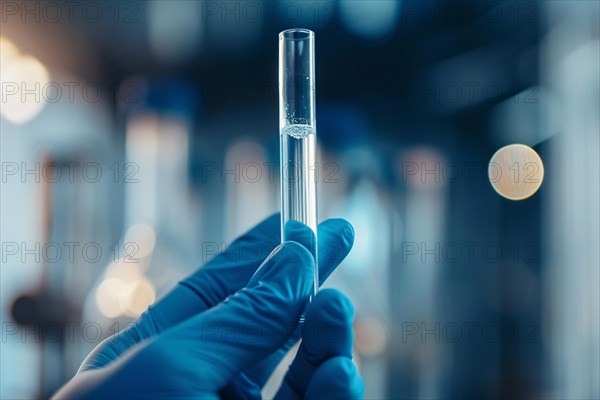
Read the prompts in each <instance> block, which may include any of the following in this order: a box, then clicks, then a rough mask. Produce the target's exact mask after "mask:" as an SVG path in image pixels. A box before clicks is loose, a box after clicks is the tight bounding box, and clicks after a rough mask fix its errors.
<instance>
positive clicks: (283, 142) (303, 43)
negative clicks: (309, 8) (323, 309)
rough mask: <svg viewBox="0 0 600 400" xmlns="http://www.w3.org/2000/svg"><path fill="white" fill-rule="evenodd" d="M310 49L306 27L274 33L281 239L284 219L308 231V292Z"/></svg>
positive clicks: (312, 153)
mask: <svg viewBox="0 0 600 400" xmlns="http://www.w3.org/2000/svg"><path fill="white" fill-rule="evenodd" d="M314 50H315V35H314V33H313V32H312V31H310V30H308V29H288V30H286V31H283V32H281V33H280V34H279V137H280V175H281V240H282V241H285V240H286V239H287V238H286V236H285V224H286V222H287V221H289V220H295V221H299V222H302V223H303V224H305V225H307V226H308V227H309V228H311V229H312V231H313V232H314V243H311V249H309V250H311V252H312V253H313V255H314V256H315V280H314V288H313V293H312V295H313V296H314V295H315V294H316V292H317V289H318V287H319V273H318V265H319V264H318V261H317V260H318V259H317V155H316V140H317V130H316V120H315V51H314ZM311 298H312V296H311Z"/></svg>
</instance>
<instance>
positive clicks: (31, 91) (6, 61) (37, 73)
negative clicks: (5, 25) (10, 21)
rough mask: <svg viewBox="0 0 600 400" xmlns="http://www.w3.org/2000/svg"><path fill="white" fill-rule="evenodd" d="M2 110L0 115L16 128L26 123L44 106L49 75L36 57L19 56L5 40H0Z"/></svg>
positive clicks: (11, 44)
mask: <svg viewBox="0 0 600 400" xmlns="http://www.w3.org/2000/svg"><path fill="white" fill-rule="evenodd" d="M0 56H1V57H0V58H1V60H2V62H1V67H2V74H1V77H0V84H1V87H2V108H1V109H0V115H2V117H3V118H5V119H6V120H8V121H10V122H12V123H13V124H16V125H21V124H24V123H26V122H29V121H30V120H31V119H33V117H35V116H36V115H37V114H38V113H39V112H40V111H41V110H42V108H43V107H44V105H45V104H46V100H45V91H46V89H48V83H49V82H50V76H49V74H48V70H47V69H46V67H45V66H44V65H43V64H42V63H41V62H40V61H39V60H38V59H37V58H35V57H33V56H29V55H26V56H24V55H22V54H20V53H19V50H18V49H17V48H16V46H15V45H14V44H13V43H11V42H10V41H9V40H8V39H6V38H0Z"/></svg>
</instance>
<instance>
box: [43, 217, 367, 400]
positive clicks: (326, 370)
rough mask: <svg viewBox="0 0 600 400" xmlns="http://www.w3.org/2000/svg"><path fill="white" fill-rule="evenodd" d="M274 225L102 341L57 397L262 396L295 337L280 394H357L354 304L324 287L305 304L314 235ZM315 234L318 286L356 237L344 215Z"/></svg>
mask: <svg viewBox="0 0 600 400" xmlns="http://www.w3.org/2000/svg"><path fill="white" fill-rule="evenodd" d="M279 223H280V222H279V215H274V216H272V217H270V218H268V219H266V220H265V221H263V222H262V223H260V224H259V225H257V226H256V227H255V228H253V229H252V230H250V231H249V232H248V233H246V234H245V235H243V236H242V237H240V238H238V239H237V240H236V241H235V242H234V243H233V244H232V245H231V246H230V247H229V248H228V249H227V250H226V251H225V252H223V253H221V254H219V255H218V256H217V257H215V258H214V259H213V260H211V261H210V262H209V263H208V264H206V265H205V266H204V267H203V268H201V269H200V270H198V271H197V272H196V273H194V274H193V275H191V276H190V277H188V278H187V279H185V280H183V281H181V282H180V283H179V284H178V285H177V286H176V287H175V289H174V290H172V291H171V292H170V293H169V294H168V295H167V296H166V297H164V298H163V299H162V300H161V301H159V302H158V303H156V304H155V305H153V306H151V307H150V308H149V309H148V311H147V312H145V313H144V314H143V315H142V316H141V317H140V318H139V319H138V320H137V321H136V322H135V323H134V324H133V325H132V326H130V327H129V328H128V329H126V330H124V331H122V332H120V333H119V334H117V335H115V336H113V337H112V338H109V339H107V340H106V341H104V342H103V343H101V344H100V345H99V346H98V347H97V348H96V349H95V350H94V351H93V352H92V353H91V354H90V355H89V356H88V357H87V358H86V360H85V361H84V363H83V364H82V366H81V368H80V370H79V372H78V373H77V375H76V376H75V378H73V380H71V381H70V382H69V383H67V384H66V385H65V386H64V387H63V388H62V389H61V390H60V391H59V392H58V393H57V394H56V395H55V398H85V399H92V398H128V399H129V398H144V399H147V398H219V397H224V398H260V390H261V388H262V386H263V385H264V383H265V382H266V380H267V379H268V378H269V376H270V375H271V373H272V371H273V369H274V368H275V367H276V365H277V364H278V363H279V361H280V360H281V358H282V357H283V356H284V355H285V353H286V352H287V351H288V350H289V349H290V348H291V347H292V346H293V345H294V343H295V342H296V341H297V340H298V339H299V337H300V334H301V335H302V338H303V342H302V344H301V346H300V349H299V351H298V354H297V355H296V358H295V360H294V361H293V363H292V365H291V366H290V369H289V371H288V373H287V375H286V378H285V380H284V383H283V384H282V387H281V389H280V391H279V393H278V395H277V396H278V398H286V399H287V398H303V397H306V398H336V397H338V398H360V397H362V393H363V383H362V380H361V378H360V376H359V375H358V372H357V370H356V368H355V366H354V364H353V363H352V361H351V350H352V340H353V339H352V327H351V323H352V319H353V308H352V304H351V302H350V301H349V300H348V299H347V298H346V297H345V296H344V295H342V294H341V293H339V292H337V291H334V290H323V291H321V292H319V294H318V295H317V296H316V297H315V298H314V299H313V302H312V303H311V304H310V305H309V306H308V308H305V306H306V299H307V298H308V295H309V293H310V291H311V288H312V285H313V275H314V258H313V256H312V254H311V253H310V252H309V251H308V250H307V249H308V248H310V244H311V243H312V242H313V237H312V232H311V231H310V229H308V228H307V227H306V226H304V225H302V224H300V223H289V224H287V225H286V237H287V238H288V239H289V240H288V241H286V242H285V243H283V244H281V245H278V241H279ZM318 230H319V277H320V279H319V281H320V282H323V281H324V280H325V279H326V278H327V277H328V276H329V275H330V274H331V272H332V271H333V270H334V269H335V268H336V267H337V266H338V265H339V264H340V262H341V261H342V260H343V259H344V258H345V257H346V255H347V254H348V252H349V251H350V248H351V247H352V243H353V240H354V231H353V229H352V227H351V225H350V224H349V223H348V222H346V221H344V220H340V219H332V220H327V221H325V222H323V223H321V224H320V225H319V228H318ZM269 253H270V254H269ZM267 254H268V256H267ZM265 257H266V258H265ZM302 313H304V314H305V316H306V321H305V323H304V324H302V328H301V332H299V329H298V320H299V318H300V316H301V315H302Z"/></svg>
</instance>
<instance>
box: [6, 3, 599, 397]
mask: <svg viewBox="0 0 600 400" xmlns="http://www.w3.org/2000/svg"><path fill="white" fill-rule="evenodd" d="M1 7H2V15H1V18H2V21H1V31H0V36H1V47H0V55H1V68H0V75H1V81H2V87H1V90H2V92H1V97H2V104H1V107H2V108H1V126H0V127H1V144H0V145H1V157H2V160H1V161H2V163H1V164H2V189H1V222H2V225H1V235H2V238H1V242H2V267H1V270H0V274H1V275H0V278H1V279H0V281H1V286H0V317H1V320H2V340H1V342H0V345H1V352H0V359H1V364H0V367H1V375H0V378H1V385H0V387H1V389H0V398H2V399H16V398H19V399H25V398H47V397H48V396H49V395H51V393H53V392H54V391H55V390H56V389H57V388H58V387H60V386H61V385H62V384H63V383H64V382H65V381H67V380H68V379H69V378H70V377H72V376H73V374H74V373H75V372H76V370H77V368H78V366H79V364H80V363H81V362H82V360H83V358H84V357H85V355H86V354H87V353H88V352H89V351H90V350H91V349H92V348H93V347H94V346H95V345H97V344H98V343H99V342H100V341H101V340H102V339H104V338H105V337H107V336H109V335H111V334H112V333H114V332H115V331H118V330H119V329H122V328H123V327H124V326H126V325H127V324H128V323H129V322H131V321H133V320H134V319H135V318H136V317H137V316H138V315H139V314H140V313H142V312H143V311H144V310H145V309H146V308H147V306H148V305H149V304H151V303H152V302H153V301H155V299H157V298H160V297H161V296H162V295H164V294H165V293H166V292H167V291H168V290H169V289H170V288H172V287H173V286H174V285H175V284H176V282H177V281H178V280H179V279H181V278H182V277H185V276H186V275H187V274H189V273H191V272H192V271H195V270H196V269H197V268H199V267H200V266H201V265H202V264H204V263H205V262H206V261H207V260H209V259H210V258H211V257H213V256H214V255H215V254H216V252H218V251H220V250H222V249H223V248H225V246H226V245H227V244H228V243H230V242H231V241H232V240H233V239H234V238H235V237H236V236H237V235H239V234H240V233H242V232H244V231H245V230H247V229H248V228H250V227H251V226H253V225H254V224H255V223H257V222H258V221H260V220H262V219H263V218H265V217H266V216H268V215H270V214H272V213H274V212H277V211H278V210H279V206H280V201H279V167H278V166H279V139H278V134H279V131H278V105H277V101H278V97H277V62H278V60H277V52H278V33H279V32H280V31H282V30H284V29H287V28H294V27H303V28H309V29H312V30H313V31H314V32H315V38H316V53H315V54H316V55H315V58H316V90H317V121H318V122H317V125H318V126H317V135H318V153H319V154H318V158H319V166H318V168H319V169H318V171H319V182H318V185H319V186H318V187H319V197H318V201H319V220H324V219H326V218H330V217H343V218H346V219H348V220H349V221H351V222H352V224H353V225H354V227H355V230H356V242H355V246H354V249H353V251H352V253H351V254H350V256H349V257H348V258H347V259H346V260H345V261H344V263H343V264H342V266H341V267H340V268H339V270H338V271H337V272H336V273H335V274H334V275H333V276H332V277H331V279H330V280H329V281H328V282H327V284H326V285H327V286H331V287H336V288H338V289H340V290H342V291H344V292H345V293H347V294H348V295H349V296H350V297H351V298H352V300H353V302H354V304H355V306H356V319H355V322H354V333H355V360H356V363H357V365H358V367H359V369H360V372H361V374H362V375H363V377H364V380H365V384H366V393H365V397H366V398H369V399H386V398H393V399H400V398H405V399H420V398H423V399H446V398H448V399H450V398H453V399H454V398H474V399H487V398H507V399H508V398H520V399H525V398H528V399H529V398H556V399H592V398H599V397H600V379H598V377H599V376H600V327H599V318H600V317H599V315H600V297H599V286H600V275H599V263H600V261H599V242H600V236H599V219H600V215H599V204H600V199H599V189H598V185H599V180H600V177H599V168H600V167H599V159H600V154H599V153H600V150H599V149H600V143H599V138H600V134H599V130H600V123H599V116H598V109H599V91H600V88H599V68H600V66H599V47H600V42H599V35H600V33H599V32H600V29H599V22H598V21H600V9H599V7H600V6H599V3H598V2H596V1H527V0H523V1H506V2H499V1H454V2H450V1H437V0H433V1H423V2H421V1H354V0H331V1H320V0H314V1H313V0H310V1H308V0H307V1H287V0H279V1H262V0H258V1H251V2H242V1H147V2H146V1H124V2H112V1H83V2H80V1H65V2H63V1H54V2H36V1H14V2H13V1H3V2H2V3H1ZM512 144H523V145H525V146H521V147H520V149H522V150H523V149H524V150H523V151H524V152H525V153H523V154H525V155H523V154H522V153H519V154H521V155H522V156H523V157H524V158H522V159H530V158H527V157H525V156H527V155H528V156H534V155H536V154H537V155H539V157H540V158H541V162H534V163H531V162H529V163H522V162H521V163H520V164H519V160H521V158H518V157H516V158H515V157H513V158H512V159H511V158H510V157H511V156H510V155H509V156H508V158H507V157H504V158H500V164H498V163H496V164H493V166H494V168H492V166H491V165H490V160H491V159H492V156H494V154H495V153H496V152H497V151H498V150H499V149H501V148H503V147H504V146H507V145H512ZM511 154H513V153H511ZM515 154H516V153H515ZM513 156H514V154H513ZM502 160H504V164H502V163H501V162H502ZM506 160H508V161H506ZM510 160H512V161H510ZM509 161H510V162H509ZM492 170H493V171H492ZM498 171H501V173H503V174H505V175H504V176H505V177H506V176H510V177H511V179H512V177H514V184H515V185H517V186H518V185H520V184H521V183H522V182H525V183H528V184H530V186H531V185H533V186H534V188H533V189H532V190H531V191H530V192H529V193H528V194H526V195H525V196H520V197H519V199H520V200H513V199H511V195H510V193H508V191H510V186H511V184H510V182H508V184H506V185H504V186H502V185H500V186H497V185H492V183H495V182H496V179H495V177H496V173H498ZM492 172H494V173H492ZM505 183H506V182H505ZM513 186H514V185H513ZM535 189H537V191H535ZM513 198H514V197H513ZM284 370H285V367H282V368H280V369H278V371H277V373H276V374H275V376H274V377H273V381H272V382H271V383H270V385H269V387H267V388H265V396H266V397H268V396H270V395H271V394H272V393H273V391H272V390H273V389H272V387H273V386H274V385H276V381H277V379H278V378H279V379H280V378H281V374H282V371H284Z"/></svg>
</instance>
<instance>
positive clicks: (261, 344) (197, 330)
mask: <svg viewBox="0 0 600 400" xmlns="http://www.w3.org/2000/svg"><path fill="white" fill-rule="evenodd" d="M313 276H314V258H313V256H312V255H311V254H310V252H309V251H308V250H307V249H306V248H305V247H304V246H302V245H300V244H299V243H296V242H285V243H283V244H281V245H280V246H278V247H277V248H276V249H275V250H274V251H273V252H272V253H271V255H270V256H269V257H268V258H267V259H266V260H265V262H264V263H263V265H261V266H260V267H259V269H258V271H257V272H256V273H255V274H254V276H253V277H252V278H251V279H250V281H249V282H248V285H247V286H246V287H245V288H243V289H242V290H240V291H238V292H237V293H235V294H234V295H232V296H230V297H228V298H227V299H226V300H225V301H224V302H222V303H221V304H219V305H217V306H215V307H213V308H212V309H210V310H208V311H206V312H204V313H202V314H200V315H198V316H196V317H193V318H191V319H189V320H187V321H186V322H184V323H182V324H180V325H178V326H177V327H176V328H174V329H173V330H171V331H168V332H166V334H165V337H164V338H163V339H164V340H165V341H167V340H174V341H175V343H176V347H177V348H179V349H182V350H183V351H185V352H186V353H188V356H191V357H192V360H193V361H194V364H195V365H194V369H196V370H197V371H201V377H202V380H203V384H202V386H203V387H204V390H207V391H208V392H212V391H215V392H216V391H218V390H219V389H221V388H222V387H223V386H225V385H226V384H227V383H228V382H229V381H230V380H231V379H232V378H233V377H234V376H235V374H237V373H238V372H239V371H240V370H241V369H243V368H246V367H249V366H250V365H252V364H254V363H256V362H258V361H259V360H260V359H262V358H264V357H266V356H267V355H268V354H270V353H272V352H273V351H275V350H276V349H277V348H279V347H280V346H281V345H283V344H284V343H285V342H286V340H287V339H288V337H289V336H290V335H291V334H292V333H293V330H294V329H295V327H296V325H297V323H298V320H299V318H300V315H301V314H302V312H303V310H304V307H305V304H306V301H307V299H308V296H309V293H310V291H311V288H312V285H313V279H314V278H313Z"/></svg>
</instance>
